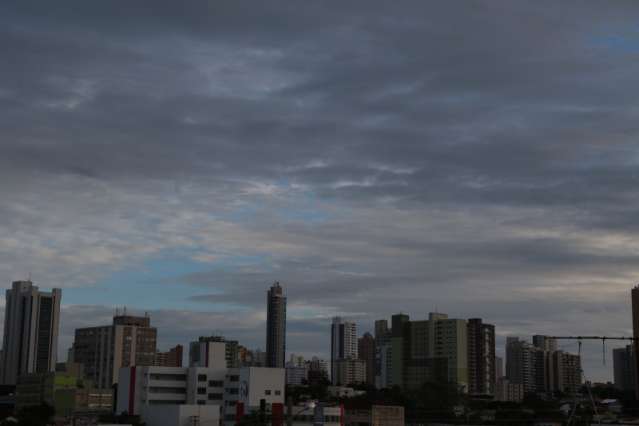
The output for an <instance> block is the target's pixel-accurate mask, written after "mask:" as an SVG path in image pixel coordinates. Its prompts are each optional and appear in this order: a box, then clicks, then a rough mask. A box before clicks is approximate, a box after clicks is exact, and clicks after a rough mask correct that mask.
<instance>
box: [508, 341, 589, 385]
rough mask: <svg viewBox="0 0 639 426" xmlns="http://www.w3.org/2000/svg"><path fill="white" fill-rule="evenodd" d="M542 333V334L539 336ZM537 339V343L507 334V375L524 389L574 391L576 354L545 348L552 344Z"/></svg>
mask: <svg viewBox="0 0 639 426" xmlns="http://www.w3.org/2000/svg"><path fill="white" fill-rule="evenodd" d="M542 337H543V336H542ZM546 343H547V342H543V340H540V339H537V341H536V344H534V345H531V344H530V343H528V342H525V341H522V340H519V338H517V337H509V338H508V339H507V341H506V376H507V378H508V380H509V382H510V383H513V384H519V385H522V386H523V389H524V392H525V393H537V394H540V393H546V394H552V393H554V392H562V393H575V392H577V390H578V389H579V387H580V386H581V359H580V357H579V355H574V354H569V353H566V352H563V351H557V350H547V349H546V348H550V349H552V348H553V346H552V345H551V346H548V345H546Z"/></svg>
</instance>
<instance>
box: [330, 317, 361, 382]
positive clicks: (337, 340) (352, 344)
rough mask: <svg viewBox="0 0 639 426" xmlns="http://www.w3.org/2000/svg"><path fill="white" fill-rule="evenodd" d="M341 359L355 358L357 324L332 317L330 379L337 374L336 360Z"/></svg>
mask: <svg viewBox="0 0 639 426" xmlns="http://www.w3.org/2000/svg"><path fill="white" fill-rule="evenodd" d="M342 359H357V325H355V323H353V322H348V321H343V320H342V318H341V317H334V318H333V323H332V324H331V380H332V381H333V383H335V380H336V378H337V375H338V366H337V362H338V361H339V360H342Z"/></svg>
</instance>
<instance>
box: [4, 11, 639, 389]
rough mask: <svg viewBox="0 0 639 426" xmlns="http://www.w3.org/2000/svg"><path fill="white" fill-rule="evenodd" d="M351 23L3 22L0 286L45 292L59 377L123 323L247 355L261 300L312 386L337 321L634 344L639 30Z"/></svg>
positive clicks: (587, 20) (419, 18)
mask: <svg viewBox="0 0 639 426" xmlns="http://www.w3.org/2000/svg"><path fill="white" fill-rule="evenodd" d="M347 3H348V4H343V5H340V7H334V6H331V5H328V4H323V3H318V4H312V5H304V7H302V6H301V5H299V4H298V2H292V1H284V2H278V3H276V4H271V3H269V4H259V5H256V4H252V3H244V2H243V1H242V0H240V1H237V2H232V4H224V5H215V6H212V5H210V4H208V3H206V2H203V3H202V2H196V3H194V4H188V5H182V4H180V5H178V4H177V3H176V2H169V1H164V0H158V1H156V2H153V3H152V10H153V11H154V13H153V14H150V13H149V10H151V9H150V7H151V6H149V7H148V8H147V7H145V6H144V5H151V3H148V4H147V3H146V2H142V3H141V4H137V5H123V6H122V7H121V8H118V9H117V10H116V9H115V8H113V7H112V6H110V5H108V4H87V3H86V2H81V1H77V2H76V1H71V2H70V3H69V6H68V7H59V6H58V5H53V4H44V5H43V4H38V3H32V2H31V1H30V0H26V1H20V2H12V1H9V2H4V3H3V4H2V5H0V36H1V37H0V46H2V51H3V57H4V59H5V61H4V62H5V64H4V66H3V67H0V108H2V112H3V113H2V114H0V193H1V194H2V201H1V202H0V258H1V259H2V262H1V263H0V278H1V279H2V283H4V284H3V286H4V287H7V286H9V285H10V283H11V282H12V281H15V280H25V279H27V278H28V277H29V276H31V277H32V279H33V282H34V283H35V284H36V285H38V286H39V287H40V288H42V289H45V288H46V289H51V288H61V289H62V291H63V294H64V299H63V302H62V306H61V312H60V319H61V328H60V336H59V345H58V355H59V356H60V357H64V354H65V351H66V349H67V348H68V347H69V345H70V344H71V340H72V336H73V331H74V330H75V329H76V328H83V327H89V326H94V325H96V326H97V325H101V324H109V323H110V322H111V319H112V314H113V307H114V306H125V305H127V306H128V307H129V309H130V310H131V311H133V312H136V313H138V314H140V315H141V314H143V313H144V312H147V311H148V312H149V315H150V316H151V317H152V318H153V322H154V325H155V326H157V328H158V330H159V335H158V339H159V343H160V349H162V350H166V349H168V348H169V347H172V346H175V345H176V344H182V345H185V344H187V343H188V342H189V340H190V339H194V338H197V337H198V336H209V335H212V334H219V333H218V331H220V332H221V333H222V334H224V335H225V336H227V337H229V338H232V339H234V340H238V341H240V342H245V344H246V345H249V346H251V347H261V348H262V349H266V348H265V336H264V323H265V319H266V306H265V304H264V293H265V291H266V287H267V286H268V285H269V283H272V282H274V281H277V280H280V281H281V282H282V284H283V285H284V286H285V287H286V293H287V297H288V304H287V339H286V345H287V352H288V353H293V352H294V353H305V354H309V355H310V354H318V355H320V356H322V357H323V358H325V359H327V358H329V356H330V354H329V353H328V351H329V349H328V342H330V335H329V333H330V331H329V324H330V321H331V318H332V317H334V316H342V317H344V318H348V319H350V320H352V321H354V322H356V323H357V324H358V330H359V332H360V333H364V332H367V331H368V332H371V333H372V332H373V330H372V328H373V323H374V321H375V320H377V319H380V318H388V317H390V316H391V315H393V314H395V313H397V312H405V313H407V314H410V316H411V318H412V319H415V320H419V319H425V318H426V316H427V314H428V312H430V311H438V310H441V311H443V312H446V313H448V314H449V315H450V316H451V317H452V318H482V319H484V320H485V321H486V322H487V323H489V324H493V325H495V332H496V341H497V354H498V355H499V356H502V357H503V356H504V347H505V338H506V337H507V336H520V337H526V338H527V339H529V338H530V336H532V335H535V334H556V330H558V329H560V330H562V333H565V334H571V335H586V334H588V335H627V336H630V335H632V315H631V304H630V298H629V289H630V288H631V287H633V286H634V285H635V284H636V283H637V282H639V268H638V267H637V265H639V262H638V261H639V256H638V255H637V253H639V243H638V242H637V241H639V238H637V237H639V227H638V226H637V219H636V214H635V211H636V210H637V209H638V208H639V201H638V200H639V197H637V196H636V192H637V177H636V173H635V172H636V169H637V154H636V152H637V148H636V139H637V135H639V125H638V124H637V123H639V119H638V115H639V113H638V111H639V108H638V106H637V100H636V99H635V98H636V97H635V96H633V95H634V94H633V90H629V88H630V89H631V88H632V87H636V86H637V83H639V72H637V71H638V70H637V69H636V68H637V61H636V59H635V56H636V51H637V49H639V41H638V40H637V37H636V30H635V27H636V18H637V17H638V16H639V4H637V2H634V1H628V2H626V1H623V0H622V1H619V2H616V3H615V7H611V6H610V5H608V4H604V3H602V2H597V1H585V2H583V4H580V5H579V6H576V5H570V4H562V3H556V2H543V1H542V2H519V1H512V2H507V3H505V4H500V5H495V4H494V3H493V2H490V1H479V2H476V3H473V6H472V7H470V6H469V7H456V6H455V5H453V4H449V2H437V3H433V4H428V3H427V2H419V1H402V0H400V1H399V2H397V3H395V2H394V3H393V6H392V7H390V6H389V5H388V3H387V2H377V1H368V2H365V3H364V2H360V1H357V0H356V1H353V2H347ZM123 16H125V17H126V19H123ZM4 309H5V307H4V306H0V318H4ZM562 345H563V346H564V347H565V348H566V349H567V350H569V351H571V352H574V351H575V350H576V346H575V345H574V344H573V343H571V342H563V343H562ZM622 346H623V343H621V342H608V343H607V349H608V354H609V358H610V359H612V356H611V350H612V348H614V347H622ZM185 347H186V346H185ZM601 358H602V357H601V346H600V344H598V343H585V344H584V360H583V362H584V366H585V370H586V373H587V375H588V376H589V377H592V378H593V379H595V380H606V379H609V380H611V379H612V367H611V366H610V365H609V364H608V365H605V366H604V365H603V363H602V359H601Z"/></svg>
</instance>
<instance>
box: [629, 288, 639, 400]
mask: <svg viewBox="0 0 639 426" xmlns="http://www.w3.org/2000/svg"><path fill="white" fill-rule="evenodd" d="M630 295H631V299H632V336H633V337H634V338H635V341H634V349H635V354H639V285H637V286H635V287H634V288H633V289H632V290H631V292H630ZM634 361H635V368H634V373H635V380H634V382H635V383H636V386H635V399H637V400H639V356H635V357H634Z"/></svg>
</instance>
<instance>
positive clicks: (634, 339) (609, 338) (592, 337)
mask: <svg viewBox="0 0 639 426" xmlns="http://www.w3.org/2000/svg"><path fill="white" fill-rule="evenodd" d="M546 338H548V339H555V340H576V341H577V342H579V356H581V343H582V340H601V343H602V345H603V352H602V353H603V364H604V365H606V340H629V341H631V342H633V343H634V342H636V341H637V340H639V337H627V336H546ZM579 370H580V371H579V373H580V375H581V376H582V377H583V379H584V382H585V383H586V390H587V391H588V396H589V397H590V402H591V403H592V408H593V411H594V413H595V416H596V417H597V419H598V424H601V417H599V413H598V412H597V405H596V404H595V400H594V398H593V397H592V391H591V390H590V384H589V383H588V381H587V380H586V375H585V374H584V370H583V368H581V366H580V367H579ZM576 410H577V399H576V394H575V401H574V405H573V409H572V410H571V412H570V417H569V418H568V425H572V421H573V419H574V416H575V413H576Z"/></svg>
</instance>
